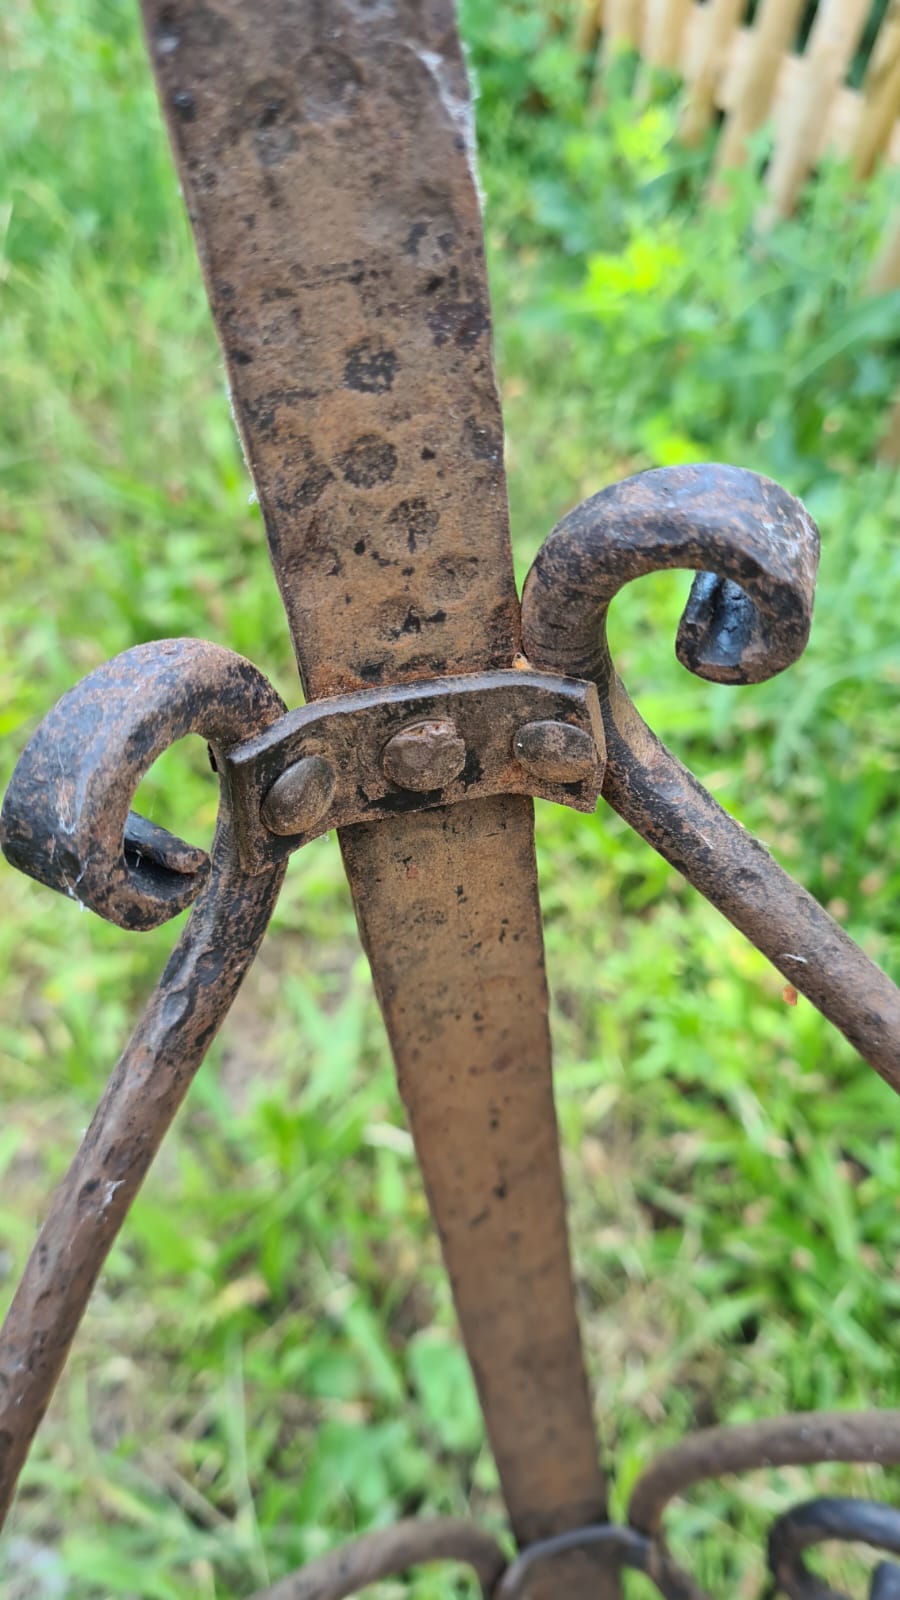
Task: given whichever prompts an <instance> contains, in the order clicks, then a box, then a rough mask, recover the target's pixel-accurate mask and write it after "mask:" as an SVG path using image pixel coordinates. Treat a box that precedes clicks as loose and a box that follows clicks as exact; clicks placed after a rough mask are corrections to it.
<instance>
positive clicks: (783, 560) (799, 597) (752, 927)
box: [522, 466, 900, 1091]
mask: <svg viewBox="0 0 900 1600" xmlns="http://www.w3.org/2000/svg"><path fill="white" fill-rule="evenodd" d="M817 556H818V535H817V533H816V530H815V527H814V525H813V524H812V522H811V521H810V519H809V517H808V516H807V514H806V512H805V511H804V510H803V507H802V506H801V505H800V504H799V502H798V501H796V500H794V499H793V498H792V496H790V495H788V494H786V493H785V491H784V490H783V489H779V488H778V486H777V485H776V484H772V483H769V481H768V480H767V479H761V478H757V477H756V475H755V474H753V473H750V472H742V471H738V470H737V469H735V468H730V467H718V466H713V467H678V468H666V469H662V470H659V471H655V472H647V473H644V474H642V475H641V476H640V477H637V478H631V479H629V480H628V481H627V482H625V483H621V484H617V485H615V486H614V487H613V488H611V489H607V490H604V491H603V492H602V493H601V494H599V495H595V496H594V498H593V499H592V500H588V501H586V502H585V504H584V505H583V506H579V507H578V508H577V509H576V510H575V511H572V512H570V513H569V515H568V516H567V517H565V518H564V519H563V521H562V522H561V523H560V524H559V526H558V527H557V528H556V529H555V530H554V532H553V533H552V534H551V535H550V537H549V539H548V540H547V542H546V543H545V545H544V547H543V549H542V550H541V552H540V554H539V555H538V557H537V559H536V561H535V563H534V566H533V567H532V570H531V572H530V574H529V576H528V580H527V582H526V585H525V594H524V598H523V604H522V618H523V627H524V633H525V648H526V651H527V652H528V655H529V657H530V659H531V661H532V663H533V664H534V665H535V666H541V667H544V668H549V669H553V668H554V667H555V668H556V670H557V671H560V672H567V673H575V674H585V675H590V676H591V677H593V678H594V680H595V682H596V683H597V686H598V688H599V690H600V703H601V710H602V713H603V721H604V726H605V729H606V743H607V767H606V775H605V778H604V782H603V795H604V798H605V799H606V800H608V801H609V803H610V805H612V806H614V807H615V809H616V810H617V811H618V812H619V813H620V815H621V816H623V817H624V818H625V820H626V821H627V822H629V823H630V824H631V826H632V827H633V828H635V829H636V830H637V832H638V833H640V834H642V835H643V836H644V838H645V839H647V840H648V841H649V843H650V844H652V845H653V847H654V849H656V850H658V851H659V853H660V854H661V855H662V856H664V857H665V858H666V860H667V861H670V862H671V863H672V865H673V866H674V867H676V868H677V869H678V871H679V872H681V873H683V875H684V876H685V877H686V878H687V879H688V880H689V881H690V882H691V883H693V884H694V885H695V887H696V888H698V889H699V890H700V892H701V893H702V894H704V895H705V896H706V897H707V899H708V900H710V901H711V902H712V903H713V905H715V906H717V907H718V909H719V910H720V911H721V912H723V914H724V915H725V916H726V917H728V919H729V921H731V922H733V923H734V925H735V927H737V928H739V929H740V930H741V931H742V932H743V933H745V934H746V935H747V937H748V938H749V939H751V940H752V941H753V943H754V944H755V945H756V946H757V947H758V948H759V949H760V950H762V951H763V953H764V954H765V955H766V956H768V958H769V960H770V961H772V962H773V964H774V965H775V966H776V967H777V968H778V969H779V971H780V972H782V973H783V974H784V975H785V977H786V978H787V979H788V980H789V981H790V982H791V983H792V984H794V985H795V986H796V988H797V989H798V990H800V992H801V993H803V994H805V995H806V996H807V998H808V999H809V1000H811V1001H812V1003H813V1004H814V1005H815V1006H817V1007H818V1009H819V1010H820V1011H821V1012H822V1013H823V1014H824V1015H825V1016H826V1017H828V1019H829V1020H830V1021H831V1022H833V1023H834V1025H835V1026H836V1027H838V1028H840V1030H841V1032H842V1033H843V1034H844V1035H845V1036H846V1037H847V1038H848V1039H849V1040H850V1042H851V1044H853V1045H854V1046H855V1048H856V1049H857V1050H858V1051H859V1053H860V1055H862V1056H863V1057H864V1058H865V1060H866V1061H868V1062H869V1063H870V1064H871V1065H872V1066H873V1067H875V1068H876V1070H877V1071H878V1072H880V1073H881V1074H882V1076H883V1077H884V1078H886V1080H887V1081H888V1082H889V1083H890V1084H891V1086H892V1087H893V1088H894V1089H897V1090H898V1091H900V991H898V989H897V988H896V987H895V985H894V984H893V983H892V982H891V981H890V979H889V978H888V977H887V976H886V975H885V973H883V972H882V971H881V969H880V968H879V967H877V966H876V965H875V963H874V962H873V961H870V960H869V958H868V957H867V956H866V955H864V954H863V952H862V951H861V950H860V949H859V947H858V946H857V945H856V944H854V942H853V940H852V939H851V938H849V936H848V935H847V934H846V933H844V932H843V930H842V929H841V928H840V927H839V926H838V925H837V923H836V922H834V921H833V919H832V918H831V917H829V916H828V914H827V912H825V911H824V910H823V909H822V907H821V906H820V905H818V903H817V902H816V901H815V900H814V899H813V898H812V896H811V895H809V894H807V893H806V891H805V890H804V889H801V888H800V887H799V885H798V884H796V883H794V881H793V880H792V879H791V878H789V877H788V875H787V873H785V872H783V871H782V869H781V868H780V867H779V866H777V864H776V863H775V862H774V861H773V859H772V857H771V856H770V855H769V853H768V851H767V850H766V849H765V848H764V847H763V846H762V845H761V844H760V843H759V842H758V841H757V840H756V839H754V838H753V837H752V836H751V835H750V834H749V833H747V832H746V830H745V829H744V828H742V827H741V826H740V824H739V823H737V822H735V820H734V819H733V818H732V817H730V816H729V815H728V813H727V812H725V811H723V809H722V807H721V806H720V805H718V804H717V802H716V801H715V800H713V798H712V796H711V795H709V794H707V792H706V790H705V789H704V788H703V787H702V785H701V784H699V783H698V782H697V780H696V779H695V778H693V777H692V776H691V774H690V773H689V772H688V771H687V770H686V769H685V768H684V767H683V766H682V765H681V764H680V762H678V761H677V760H676V759H675V757H674V756H673V755H672V754H671V753H670V752H669V751H668V750H667V749H666V747H665V745H663V744H662V743H661V742H660V740H659V739H657V738H656V737H655V735H654V734H653V733H651V731H650V729H649V728H648V727H647V726H646V724H645V723H644V722H643V720H642V719H641V717H640V716H639V714H638V712H637V711H636V709H635V707H634V706H633V704H632V702H631V700H630V699H629V697H628V695H627V693H626V691H625V689H624V687H623V685H622V683H621V682H620V680H619V678H618V677H617V676H616V673H615V671H614V669H613V666H612V662H611V660H610V655H609V648H608V645H607V641H606V613H607V611H608V608H609V604H610V601H611V600H612V598H613V596H614V595H615V594H616V593H617V591H618V590H619V589H620V588H621V587H622V585H623V584H624V583H627V582H628V581H629V580H630V579H631V578H636V577H640V576H642V575H643V574H645V573H647V572H650V571H653V570H655V569H658V568H663V567H695V566H696V567H700V568H702V569H703V572H702V573H701V574H700V576H699V577H698V579H697V580H695V583H694V587H693V590H692V596H693V599H692V601H690V602H689V604H688V609H687V612H686V613H685V615H686V617H688V619H689V625H688V626H686V624H685V623H684V622H682V627H681V629H680V631H679V654H680V656H681V659H682V661H683V662H684V664H685V665H687V666H689V667H690V669H691V670H692V671H693V672H695V673H697V674H698V676H700V677H705V678H713V679H716V680H722V681H727V682H733V683H748V682H758V681H760V680H762V679H764V678H767V677H771V676H773V675H774V674H775V673H776V672H780V671H782V670H783V668H784V667H786V666H788V665H789V664H790V663H791V661H793V660H794V659H795V658H796V656H797V655H798V654H799V653H800V652H801V651H802V649H803V646H804V643H805V641H806V638H807V635H808V633H809V624H810V617H811V610H812V594H813V583H814V577H815V568H816V560H817ZM710 574H712V575H713V577H714V583H713V577H710ZM738 584H739V585H740V589H739V590H737V589H736V587H735V586H736V585H738ZM698 594H699V595H700V596H701V599H700V600H698V599H697V596H698Z"/></svg>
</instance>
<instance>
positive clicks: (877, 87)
mask: <svg viewBox="0 0 900 1600" xmlns="http://www.w3.org/2000/svg"><path fill="white" fill-rule="evenodd" d="M809 13H810V0H758V3H757V4H756V5H754V4H753V0H582V4H581V7H580V10H579V11H578V15H577V22H576V29H577V34H576V39H577V46H578V48H579V50H580V51H581V53H582V54H583V55H584V56H585V57H586V58H587V59H588V60H589V61H590V65H591V73H592V80H593V84H594V88H595V92H596V93H597V94H598V95H599V94H602V92H603V84H604V79H605V75H606V73H607V71H608V69H609V67H610V65H611V63H612V62H613V60H614V59H615V58H616V57H617V56H618V55H620V54H621V53H622V52H623V51H632V52H636V53H637V54H638V56H639V57H640V60H641V69H640V71H639V73H638V75H637V78H636V87H635V93H636V95H637V96H638V98H641V97H642V96H644V95H646V93H647V92H648V90H649V88H650V87H651V85H652V81H653V75H654V74H655V73H659V72H668V73H672V74H674V75H676V76H677V77H680V78H681V79H682V81H683V84H684V93H683V98H682V106H681V114H680V123H679V135H680V138H681V140H682V141H683V142H684V143H685V144H688V145H696V144H699V143H700V142H701V141H702V140H703V139H704V138H705V137H706V136H707V135H708V133H709V130H710V128H711V126H712V125H713V124H714V123H715V125H716V139H715V156H714V161H713V171H712V176H711V182H710V195H711V198H712V199H715V197H716V195H717V194H719V193H721V192H722V190H723V187H724V178H723V175H724V174H725V173H726V172H727V171H728V170H730V169H734V168H735V167H738V166H740V165H742V163H743V162H745V161H746V160H747V157H748V153H749V151H750V148H751V138H752V135H753V134H754V133H756V132H757V131H758V130H759V129H760V128H761V127H763V126H764V125H769V126H770V127H771V129H772V133H773V140H772V147H771V154H770V156H769V158H768V161H767V165H766V170H765V174H764V182H765V186H766V202H765V204H764V206H763V208H762V211H761V212H760V215H759V217H758V219H757V221H758V223H759V225H760V226H762V227H766V226H769V225H771V224H772V223H774V222H775V221H777V220H778V219H779V218H781V217H786V216H788V215H790V213H791V211H792V210H793V209H794V206H795V205H796V203H797V199H798V196H799V194H800V192H801V189H802V188H803V185H804V184H805V183H806V182H807V180H808V179H809V178H810V176H811V174H812V173H813V172H814V171H815V168H816V166H817V165H818V163H819V161H820V160H821V158H822V156H823V155H824V154H825V153H826V152H833V153H835V154H836V155H838V156H840V157H843V158H844V159H845V160H847V161H848V162H849V164H850V167H851V170H852V172H853V174H854V176H855V177H856V178H857V179H858V180H859V181H864V180H865V179H867V178H869V177H870V176H871V174H872V173H873V172H874V171H875V169H876V167H877V166H878V165H879V164H880V163H881V162H890V163H892V164H894V165H900V123H898V117H900V0H888V4H887V6H886V7H884V6H883V4H882V5H879V4H877V3H876V0H816V3H815V9H814V13H813V16H812V21H811V25H810V16H809ZM879 13H880V14H881V15H880V20H879ZM876 23H877V26H876ZM804 35H805V39H803V36H804ZM802 39H803V42H802V43H801V40H802ZM864 42H865V44H866V46H867V47H868V55H867V59H866V63H865V68H864V71H863V74H862V81H861V83H860V86H859V87H858V88H853V87H851V86H850V83H849V82H848V78H849V76H850V69H851V67H852V66H853V64H854V63H855V62H856V60H857V56H858V53H859V52H860V49H861V47H862V46H863V44H864ZM867 288H868V292H869V293H870V294H873V295H874V294H885V293H887V292H888V291H890V290H893V289H897V288H900V215H896V216H895V217H894V218H892V220H891V222H890V224H889V226H888V228H887V229H886V231H885V235H884V238H883V239H882V242H881V245H880V248H879V249H878V251H877V252H876V255H875V259H874V261H873V265H872V270H871V273H870V275H869V280H868V285H867ZM880 455H881V457H882V459H884V460H886V461H889V462H892V463H895V464H900V397H898V399H897V401H896V403H895V405H894V407H893V410H892V411H891V414H890V416H889V417H888V419H887V426H886V429H885V433H884V436H883V440H882V445H881V450H880Z"/></svg>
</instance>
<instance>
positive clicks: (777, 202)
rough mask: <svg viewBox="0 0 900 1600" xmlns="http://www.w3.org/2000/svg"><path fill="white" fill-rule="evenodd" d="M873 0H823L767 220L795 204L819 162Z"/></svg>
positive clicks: (773, 168)
mask: <svg viewBox="0 0 900 1600" xmlns="http://www.w3.org/2000/svg"><path fill="white" fill-rule="evenodd" d="M870 10H871V0H819V9H818V11H817V13H816V18H815V21H814V23H813V26H812V32H811V33H810V36H809V42H808V44H807V48H806V53H805V55H804V57H803V69H804V70H803V76H802V78H801V80H800V82H799V84H798V87H797V92H796V93H795V95H794V96H793V98H792V100H791V102H790V104H789V105H788V106H787V107H786V108H785V115H784V117H783V118H782V122H781V127H780V129H779V135H778V139H777V143H776V146H775V151H774V154H773V156H772V160H771V162H770V164H769V170H768V173H767V174H766V188H767V189H768V191H769V200H768V203H767V204H766V206H765V207H764V209H763V211H762V213H761V215H760V218H759V221H760V223H761V225H762V226H765V225H766V224H768V223H771V222H773V221H774V220H775V218H776V217H786V216H788V215H789V213H790V212H791V211H792V210H793V207H794V204H795V201H796V199H797V193H798V191H799V189H800V186H801V184H802V183H803V182H804V180H805V178H806V177H807V176H808V175H809V173H810V172H811V170H812V168H813V167H814V166H815V163H816V158H817V156H818V153H819V145H820V142H821V137H822V126H823V123H825V122H827V119H828V116H829V113H830V111H831V106H832V103H833V101H834V97H835V94H836V93H837V90H838V88H839V87H840V84H841V82H842V81H843V78H844V75H845V73H846V71H847V67H848V65H849V63H850V62H851V61H852V59H853V53H854V51H855V49H856V47H857V45H858V44H859V41H860V38H861V36H862V31H863V28H864V27H865V24H866V19H867V17H868V16H869V12H870Z"/></svg>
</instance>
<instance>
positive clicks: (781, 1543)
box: [768, 1499, 900, 1600]
mask: <svg viewBox="0 0 900 1600" xmlns="http://www.w3.org/2000/svg"><path fill="white" fill-rule="evenodd" d="M826 1540H840V1541H841V1542H842V1543H853V1544H867V1545H869V1546H871V1547H872V1548H873V1549H875V1550H889V1551H890V1552H891V1554H892V1555H900V1511H897V1510H895V1509H894V1507H893V1506H884V1505H879V1504H878V1503H877V1502H875V1501H872V1500H847V1499H821V1500H807V1502H806V1503H805V1505H800V1506H794V1507H793V1508H792V1510H790V1511H787V1512H785V1514H784V1516H782V1517H779V1518H778V1521H777V1522H776V1523H775V1525H774V1527H773V1528H772V1531H771V1533H770V1534H769V1551H768V1554H769V1568H770V1570H771V1573H772V1577H773V1579H774V1580H775V1583H776V1585H777V1588H778V1591H779V1593H781V1594H786V1595H787V1596H788V1600H847V1597H846V1595H844V1594H842V1593H839V1592H838V1591H837V1590H835V1589H831V1588H829V1586H828V1584H827V1583H823V1582H822V1580H821V1579H820V1578H817V1577H815V1576H814V1575H813V1573H811V1572H810V1571H809V1568H808V1567H807V1565H806V1563H805V1561H804V1560H803V1552H804V1550H809V1549H811V1548H812V1546H813V1545H817V1544H823V1543H824V1542H825V1541H826ZM898 1585H900V1567H897V1566H895V1565H894V1564H893V1563H892V1562H891V1563H888V1562H883V1563H882V1564H881V1565H880V1566H879V1568H878V1570H877V1572H876V1573H875V1574H874V1575H873V1581H872V1588H871V1590H870V1600H890V1597H891V1596H892V1595H896V1594H898V1593H900V1587H898Z"/></svg>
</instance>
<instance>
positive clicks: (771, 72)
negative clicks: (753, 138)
mask: <svg viewBox="0 0 900 1600" xmlns="http://www.w3.org/2000/svg"><path fill="white" fill-rule="evenodd" d="M803 6H804V0H763V4H762V6H761V7H760V10H759V14H758V16H757V19H756V22H755V24H754V26H753V30H752V32H751V35H750V50H749V52H748V56H747V63H746V67H745V69H744V73H743V77H742V81H741V85H740V91H739V94H738V98H737V104H736V105H735V108H734V110H733V112H732V113H731V115H730V116H729V118H728V120H727V121H726V123H725V126H724V128H723V130H722V134H721V137H720V139H719V146H718V150H717V151H716V171H717V172H720V173H721V172H723V171H725V170H726V169H727V168H729V167H737V166H740V165H741V163H742V162H743V161H744V160H745V158H746V154H747V140H748V139H749V137H750V135H751V134H752V133H755V132H756V129H757V128H759V127H761V126H762V124H763V123H764V122H765V120H766V117H767V115H768V112H769V107H770V106H771V104H772V96H773V94H774V92H775V85H776V83H777V81H778V74H779V72H780V70H781V66H782V63H783V60H784V57H785V55H786V53H787V52H788V51H789V50H790V47H791V45H792V44H793V42H794V40H795V38H796V35H797V28H798V24H799V21H800V14H801V11H802V10H803Z"/></svg>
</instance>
